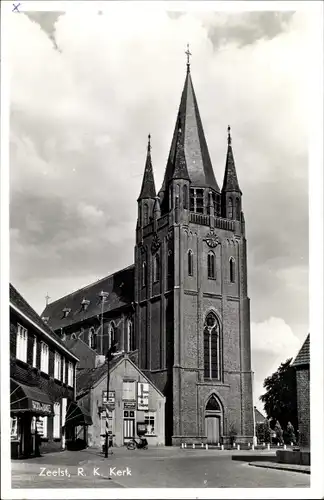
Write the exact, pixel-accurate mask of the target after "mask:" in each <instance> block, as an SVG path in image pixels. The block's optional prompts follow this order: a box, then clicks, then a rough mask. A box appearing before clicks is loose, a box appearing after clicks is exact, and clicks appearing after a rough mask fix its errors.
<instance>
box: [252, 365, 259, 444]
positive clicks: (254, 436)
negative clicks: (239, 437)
mask: <svg viewBox="0 0 324 500" xmlns="http://www.w3.org/2000/svg"><path fill="white" fill-rule="evenodd" d="M252 410H253V444H254V446H256V445H257V444H258V442H257V437H256V429H255V406H254V372H252Z"/></svg>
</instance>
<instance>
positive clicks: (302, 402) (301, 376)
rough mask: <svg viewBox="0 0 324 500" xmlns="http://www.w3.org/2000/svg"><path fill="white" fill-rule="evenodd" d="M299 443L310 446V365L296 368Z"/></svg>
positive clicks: (305, 446)
mask: <svg viewBox="0 0 324 500" xmlns="http://www.w3.org/2000/svg"><path fill="white" fill-rule="evenodd" d="M296 385H297V412H298V430H299V445H300V446H301V447H303V448H309V447H310V399H309V367H307V368H298V369H297V370H296Z"/></svg>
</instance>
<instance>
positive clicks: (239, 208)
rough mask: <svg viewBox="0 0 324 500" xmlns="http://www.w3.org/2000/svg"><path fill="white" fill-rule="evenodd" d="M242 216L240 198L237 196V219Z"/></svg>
mask: <svg viewBox="0 0 324 500" xmlns="http://www.w3.org/2000/svg"><path fill="white" fill-rule="evenodd" d="M240 218H241V207H240V199H239V198H236V220H240Z"/></svg>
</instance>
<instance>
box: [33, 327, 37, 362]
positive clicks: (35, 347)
mask: <svg viewBox="0 0 324 500" xmlns="http://www.w3.org/2000/svg"><path fill="white" fill-rule="evenodd" d="M36 367H37V337H36V335H34V341H33V368H36Z"/></svg>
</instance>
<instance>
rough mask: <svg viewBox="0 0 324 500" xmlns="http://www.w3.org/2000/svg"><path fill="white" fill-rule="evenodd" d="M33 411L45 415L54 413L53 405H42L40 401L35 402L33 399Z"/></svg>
mask: <svg viewBox="0 0 324 500" xmlns="http://www.w3.org/2000/svg"><path fill="white" fill-rule="evenodd" d="M32 409H33V410H35V411H40V412H43V413H48V414H51V413H52V405H50V404H47V403H41V402H40V401H34V400H33V399H32Z"/></svg>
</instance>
